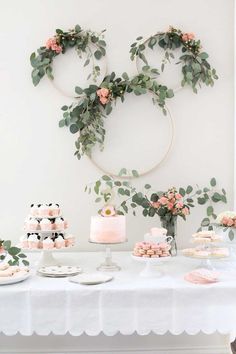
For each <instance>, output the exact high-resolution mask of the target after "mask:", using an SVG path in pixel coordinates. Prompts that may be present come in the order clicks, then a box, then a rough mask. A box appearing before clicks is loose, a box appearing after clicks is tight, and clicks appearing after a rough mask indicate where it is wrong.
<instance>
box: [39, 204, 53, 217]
mask: <svg viewBox="0 0 236 354" xmlns="http://www.w3.org/2000/svg"><path fill="white" fill-rule="evenodd" d="M38 212H39V215H40V216H49V215H50V207H49V206H48V205H47V204H42V205H40V207H39V209H38Z"/></svg>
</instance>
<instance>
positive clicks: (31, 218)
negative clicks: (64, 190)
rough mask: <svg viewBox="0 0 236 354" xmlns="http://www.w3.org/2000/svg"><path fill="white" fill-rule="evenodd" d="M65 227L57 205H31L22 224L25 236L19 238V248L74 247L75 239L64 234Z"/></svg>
mask: <svg viewBox="0 0 236 354" xmlns="http://www.w3.org/2000/svg"><path fill="white" fill-rule="evenodd" d="M67 227H68V223H67V221H66V220H65V219H64V218H63V217H62V215H61V210H60V206H59V204H54V203H50V204H31V208H30V213H29V215H28V216H27V217H26V219H25V223H24V230H25V231H26V234H24V235H22V236H21V238H20V247H22V248H23V249H31V250H34V249H42V250H55V249H61V248H65V247H71V246H74V244H75V237H74V236H72V235H67V234H66V233H65V230H66V229H67Z"/></svg>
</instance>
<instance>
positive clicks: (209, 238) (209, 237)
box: [192, 230, 223, 243]
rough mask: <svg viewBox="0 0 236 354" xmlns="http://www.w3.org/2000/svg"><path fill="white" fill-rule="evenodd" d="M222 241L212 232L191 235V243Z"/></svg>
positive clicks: (220, 237)
mask: <svg viewBox="0 0 236 354" xmlns="http://www.w3.org/2000/svg"><path fill="white" fill-rule="evenodd" d="M222 240H223V238H222V236H220V235H217V234H216V233H215V232H214V231H208V230H207V231H199V232H197V233H195V234H193V235H192V242H193V243H211V242H220V241H222Z"/></svg>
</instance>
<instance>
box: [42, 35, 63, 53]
mask: <svg viewBox="0 0 236 354" xmlns="http://www.w3.org/2000/svg"><path fill="white" fill-rule="evenodd" d="M45 46H46V48H47V49H51V50H54V51H55V52H56V53H57V54H59V53H61V52H62V47H61V46H60V45H59V44H57V40H56V38H55V37H53V38H49V39H48V40H47V42H46V45H45Z"/></svg>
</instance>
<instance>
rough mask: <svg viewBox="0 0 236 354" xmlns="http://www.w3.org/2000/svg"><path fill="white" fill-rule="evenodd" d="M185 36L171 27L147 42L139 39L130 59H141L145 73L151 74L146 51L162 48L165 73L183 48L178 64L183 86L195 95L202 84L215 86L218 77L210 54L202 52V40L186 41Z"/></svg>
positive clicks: (131, 51)
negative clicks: (176, 50)
mask: <svg viewBox="0 0 236 354" xmlns="http://www.w3.org/2000/svg"><path fill="white" fill-rule="evenodd" d="M183 35H184V33H183V32H182V31H181V30H179V29H176V28H173V27H170V29H169V30H168V31H167V32H158V33H156V34H154V35H152V36H151V37H149V38H148V39H145V40H143V37H138V38H139V39H136V41H135V42H134V43H133V44H131V48H130V57H131V60H134V59H137V58H139V59H141V60H142V61H143V62H144V63H145V66H144V67H143V71H149V72H150V70H151V68H150V66H149V65H148V60H147V58H146V55H145V52H146V49H147V47H148V48H150V49H152V50H153V49H154V48H155V47H160V48H162V49H163V50H164V58H163V60H162V64H161V71H164V69H165V65H166V64H167V63H170V62H171V60H173V59H174V54H173V52H174V51H175V49H178V48H181V51H182V53H181V55H180V57H179V58H178V60H177V63H176V64H181V65H182V80H181V85H182V86H185V85H188V86H190V87H191V88H192V90H193V92H194V93H197V87H201V85H202V84H205V85H206V86H213V85H214V80H217V79H218V76H217V74H216V70H215V69H213V68H212V67H211V65H210V64H209V62H208V61H207V59H208V57H209V56H208V54H207V53H205V52H201V48H202V46H201V42H200V40H195V39H191V40H188V41H185V40H184V39H183ZM156 70H157V69H156ZM157 73H158V70H157Z"/></svg>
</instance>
